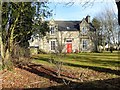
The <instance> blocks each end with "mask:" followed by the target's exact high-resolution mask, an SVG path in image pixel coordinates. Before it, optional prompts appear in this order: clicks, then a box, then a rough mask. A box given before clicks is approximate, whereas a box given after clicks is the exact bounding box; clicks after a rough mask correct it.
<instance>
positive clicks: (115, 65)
mask: <svg viewBox="0 0 120 90" xmlns="http://www.w3.org/2000/svg"><path fill="white" fill-rule="evenodd" d="M118 55H119V54H118V52H114V53H110V52H104V53H78V54H66V55H65V56H64V57H62V58H58V57H55V58H56V59H55V60H57V61H61V62H63V63H64V65H66V66H71V67H86V68H92V67H93V68H95V67H96V68H106V69H111V70H119V69H120V60H119V56H118ZM53 56H54V55H51V54H39V55H35V56H33V57H34V58H35V60H34V61H33V62H34V63H40V64H48V65H49V64H50V63H49V62H50V58H51V57H53Z"/></svg>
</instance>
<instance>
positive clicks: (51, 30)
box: [50, 26, 55, 34]
mask: <svg viewBox="0 0 120 90" xmlns="http://www.w3.org/2000/svg"><path fill="white" fill-rule="evenodd" d="M54 33H55V28H54V26H51V27H50V34H54Z"/></svg>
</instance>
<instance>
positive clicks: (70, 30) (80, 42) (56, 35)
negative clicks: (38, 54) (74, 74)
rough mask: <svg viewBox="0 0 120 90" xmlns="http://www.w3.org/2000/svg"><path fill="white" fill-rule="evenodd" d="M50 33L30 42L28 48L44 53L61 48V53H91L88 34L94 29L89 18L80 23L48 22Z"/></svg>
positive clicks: (92, 44) (91, 44) (91, 48)
mask: <svg viewBox="0 0 120 90" xmlns="http://www.w3.org/2000/svg"><path fill="white" fill-rule="evenodd" d="M49 27H50V32H47V35H46V36H44V37H43V38H39V39H38V38H37V39H35V40H33V41H30V46H39V49H41V50H44V51H45V52H56V51H57V50H58V49H60V48H62V52H67V53H72V52H91V51H93V50H94V43H93V42H92V40H91V37H90V33H93V32H94V30H95V29H94V27H93V26H92V24H91V23H90V16H86V18H83V19H82V21H55V20H53V19H52V20H50V21H49Z"/></svg>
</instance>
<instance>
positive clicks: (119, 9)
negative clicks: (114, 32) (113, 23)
mask: <svg viewBox="0 0 120 90" xmlns="http://www.w3.org/2000/svg"><path fill="white" fill-rule="evenodd" d="M115 1H116V5H117V8H118V23H119V25H120V1H119V0H115Z"/></svg>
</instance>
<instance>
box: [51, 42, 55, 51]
mask: <svg viewBox="0 0 120 90" xmlns="http://www.w3.org/2000/svg"><path fill="white" fill-rule="evenodd" d="M51 50H55V41H51Z"/></svg>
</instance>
